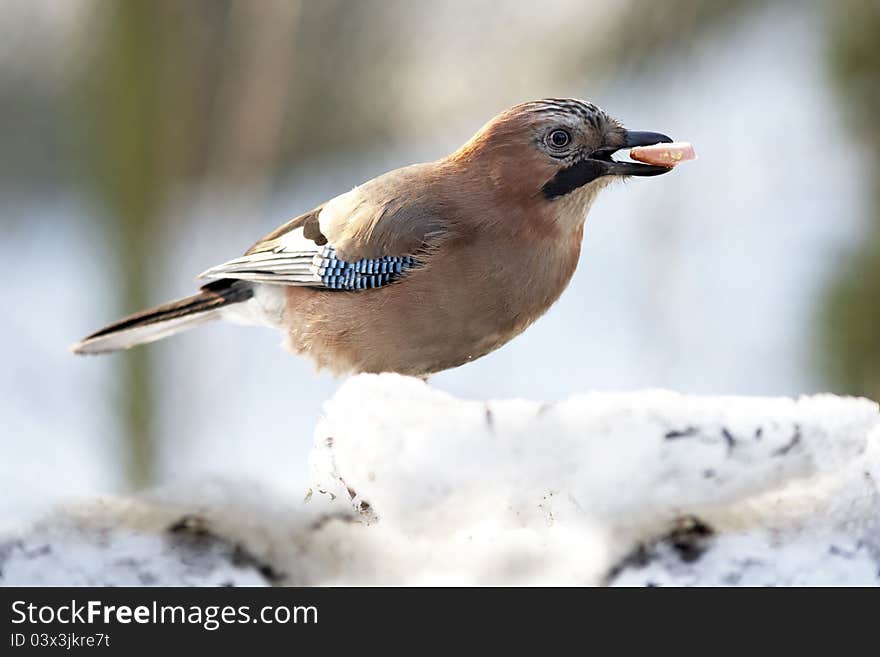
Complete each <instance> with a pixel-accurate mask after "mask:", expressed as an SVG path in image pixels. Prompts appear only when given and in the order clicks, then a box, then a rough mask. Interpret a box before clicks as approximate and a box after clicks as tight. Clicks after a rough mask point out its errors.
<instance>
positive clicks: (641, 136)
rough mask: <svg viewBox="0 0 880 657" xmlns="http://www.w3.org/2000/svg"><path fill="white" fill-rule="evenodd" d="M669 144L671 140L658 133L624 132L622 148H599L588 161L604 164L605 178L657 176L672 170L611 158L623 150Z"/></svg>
mask: <svg viewBox="0 0 880 657" xmlns="http://www.w3.org/2000/svg"><path fill="white" fill-rule="evenodd" d="M671 142H672V139H670V138H669V137H667V136H666V135H664V134H661V133H659V132H641V131H638V130H627V131H626V132H624V141H623V145H622V146H619V147H616V148H615V147H607V148H600V149H599V150H597V151H594V152H593V153H591V154H590V159H594V160H600V161H601V162H602V163H603V164H604V168H605V173H604V175H606V176H608V175H610V176H659V175H660V174H662V173H668V172H669V171H672V169H671V168H670V167H661V166H656V165H653V164H640V163H638V162H618V161H617V160H614V159H613V158H612V157H611V156H612V155H613V154H614V153H616V152H617V151H619V150H621V149H623V148H633V147H635V146H652V145H654V144H668V143H671Z"/></svg>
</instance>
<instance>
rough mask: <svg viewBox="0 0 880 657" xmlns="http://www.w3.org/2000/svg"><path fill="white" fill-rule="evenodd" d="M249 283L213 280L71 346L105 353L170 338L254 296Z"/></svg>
mask: <svg viewBox="0 0 880 657" xmlns="http://www.w3.org/2000/svg"><path fill="white" fill-rule="evenodd" d="M253 294H254V293H253V288H252V286H251V284H250V283H247V282H245V281H238V280H232V279H228V278H227V279H221V280H217V281H212V282H211V283H208V284H207V285H205V286H204V287H202V288H201V289H200V291H199V293H198V294H195V295H193V296H191V297H186V298H184V299H178V300H177V301H172V302H170V303H166V304H164V305H162V306H157V307H155V308H151V309H149V310H144V311H141V312H139V313H135V314H134V315H129V316H128V317H125V318H123V319H120V320H119V321H117V322H114V323H113V324H110V325H109V326H105V327H104V328H102V329H101V330H100V331H96V332H95V333H92V334H91V335H90V336H88V337H87V338H84V339H83V340H82V341H81V342H78V343H76V344H75V345H73V346H72V347H71V351H73V353H75V354H103V353H108V352H111V351H117V350H119V349H128V348H130V347H134V346H136V345H139V344H145V343H147V342H153V341H155V340H161V339H162V338H167V337H168V336H169V335H174V334H175V333H179V332H181V331H185V330H187V329H190V328H193V327H195V326H198V325H200V324H203V323H205V322H209V321H211V320H213V319H217V318H218V316H219V314H220V310H221V309H222V308H224V307H225V306H229V305H231V304H234V303H241V302H243V301H247V300H248V299H250V298H251V297H252V296H253Z"/></svg>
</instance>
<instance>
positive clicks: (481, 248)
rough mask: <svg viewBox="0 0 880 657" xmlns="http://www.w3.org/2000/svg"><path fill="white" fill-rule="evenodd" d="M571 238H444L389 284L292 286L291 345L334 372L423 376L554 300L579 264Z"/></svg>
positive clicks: (511, 333)
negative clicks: (335, 288) (352, 288)
mask: <svg viewBox="0 0 880 657" xmlns="http://www.w3.org/2000/svg"><path fill="white" fill-rule="evenodd" d="M579 252H580V231H578V234H577V235H573V236H571V238H570V239H567V240H564V241H559V240H542V239H538V240H537V241H535V240H529V241H528V242H524V243H520V242H518V241H517V240H513V239H511V240H508V241H507V242H500V243H499V242H498V241H497V240H492V239H489V238H488V236H478V237H476V238H472V239H469V240H467V241H464V240H462V241H450V242H448V243H446V244H444V245H443V246H442V247H441V248H440V249H438V250H437V251H436V252H434V253H432V254H431V255H430V257H428V258H426V259H425V260H424V262H423V266H421V267H419V268H417V269H415V270H413V271H411V272H409V273H408V274H407V275H406V276H404V277H403V278H401V279H400V280H399V281H397V282H395V283H393V284H391V285H388V286H387V287H385V288H379V289H374V290H365V291H362V292H330V291H326V292H325V291H321V292H318V291H315V290H307V289H304V288H290V289H289V291H288V319H287V323H288V327H289V336H290V340H289V345H290V346H291V347H292V348H293V349H294V350H295V351H298V352H303V353H306V354H307V355H310V356H312V358H313V359H314V360H316V361H317V363H318V364H319V366H322V367H327V368H328V369H331V370H333V371H335V372H337V373H347V372H388V371H390V372H398V373H401V374H409V375H416V376H422V375H427V374H431V373H434V372H438V371H441V370H444V369H449V368H452V367H456V366H458V365H462V364H464V363H467V362H470V361H472V360H475V359H477V358H479V357H481V356H483V355H485V354H487V353H489V352H491V351H493V350H495V349H497V348H498V347H500V346H502V345H503V344H505V343H506V342H508V341H509V340H510V339H512V338H513V337H515V336H516V335H518V334H519V333H521V332H522V331H523V330H524V329H525V328H526V327H527V326H529V325H530V324H531V323H532V322H534V321H535V320H536V319H537V318H538V317H540V316H541V315H542V314H543V313H544V312H546V310H547V309H548V308H549V307H550V306H551V305H552V304H553V302H554V301H556V299H558V298H559V295H560V294H561V293H562V291H563V290H564V289H565V287H566V285H567V284H568V282H569V280H570V279H571V276H572V274H573V273H574V270H575V268H576V266H577V260H578V255H579Z"/></svg>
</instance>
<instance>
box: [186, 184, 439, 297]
mask: <svg viewBox="0 0 880 657" xmlns="http://www.w3.org/2000/svg"><path fill="white" fill-rule="evenodd" d="M376 182H381V179H376V180H374V181H371V183H367V184H366V185H363V186H361V187H358V188H355V189H354V190H352V191H351V192H348V193H347V194H343V195H341V196H338V197H336V198H334V199H332V200H331V201H328V202H327V203H325V204H324V205H322V206H320V207H318V208H315V209H314V210H312V211H311V212H308V213H306V214H304V215H301V216H299V217H297V218H296V219H293V220H292V221H290V222H288V223H286V224H284V225H283V226H281V227H280V228H278V229H277V230H275V231H273V232H272V233H270V234H269V235H267V236H266V237H265V238H263V239H262V240H260V241H259V242H257V243H256V244H255V245H254V246H252V247H251V248H250V249H249V250H248V251H247V253H246V254H245V255H244V256H242V257H241V258H236V259H234V260H230V261H229V262H225V263H223V264H222V265H218V266H217V267H212V268H211V269H209V270H208V271H206V272H204V273H202V274H201V275H200V278H208V279H218V278H236V279H241V280H247V281H255V282H261V283H274V284H279V285H299V286H308V287H318V288H325V289H334V290H363V289H370V288H374V287H380V286H382V285H385V284H387V283H390V282H392V281H394V280H396V279H397V278H399V277H400V276H401V275H403V274H404V273H405V272H406V271H407V270H409V269H412V268H413V267H416V266H417V265H418V263H419V256H420V255H421V254H423V253H425V252H426V250H430V249H431V247H432V246H434V245H436V243H437V242H438V241H439V240H440V239H442V238H443V236H444V235H445V234H446V233H447V229H446V227H444V226H443V225H442V221H441V220H440V219H439V217H438V216H437V215H436V213H434V212H432V211H430V210H428V209H427V208H426V206H425V204H424V202H419V200H418V199H416V200H412V199H409V198H407V194H405V193H404V194H402V195H397V194H394V193H388V192H389V191H392V192H393V189H391V190H388V189H383V188H382V187H381V185H380V186H378V187H377V186H376V185H375V183H376ZM383 191H384V192H385V193H384V194H383V193H382V192H383ZM377 199H379V200H377Z"/></svg>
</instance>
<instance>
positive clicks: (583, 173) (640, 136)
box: [541, 130, 672, 200]
mask: <svg viewBox="0 0 880 657" xmlns="http://www.w3.org/2000/svg"><path fill="white" fill-rule="evenodd" d="M671 141H672V140H671V139H670V138H669V137H667V136H666V135H661V134H660V133H659V132H636V131H635V130H626V131H625V132H624V140H623V145H621V146H607V147H605V148H600V149H598V150H595V151H593V152H592V153H590V156H589V157H586V158H583V159H581V160H578V161H577V162H575V163H574V164H572V165H570V166H568V167H566V168H564V169H561V170H560V171H558V172H557V173H556V175H554V176H553V177H552V178H551V179H550V180H548V181H547V182H546V183H544V186H543V187H542V188H541V191H542V192H543V194H544V198H546V199H549V200H553V199H556V198H560V197H562V196H565V195H566V194H568V193H569V192H572V191H574V190H575V189H578V188H579V187H582V186H583V185H586V184H587V183H589V182H592V181H594V180H596V178H601V177H602V176H659V175H660V174H662V173H668V172H669V171H672V169H671V168H670V167H658V166H655V165H653V164H640V163H638V162H617V161H616V160H614V159H612V157H611V156H612V155H614V153H616V152H617V151H619V150H620V149H621V148H633V147H634V146H651V145H653V144H667V143H669V142H671Z"/></svg>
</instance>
